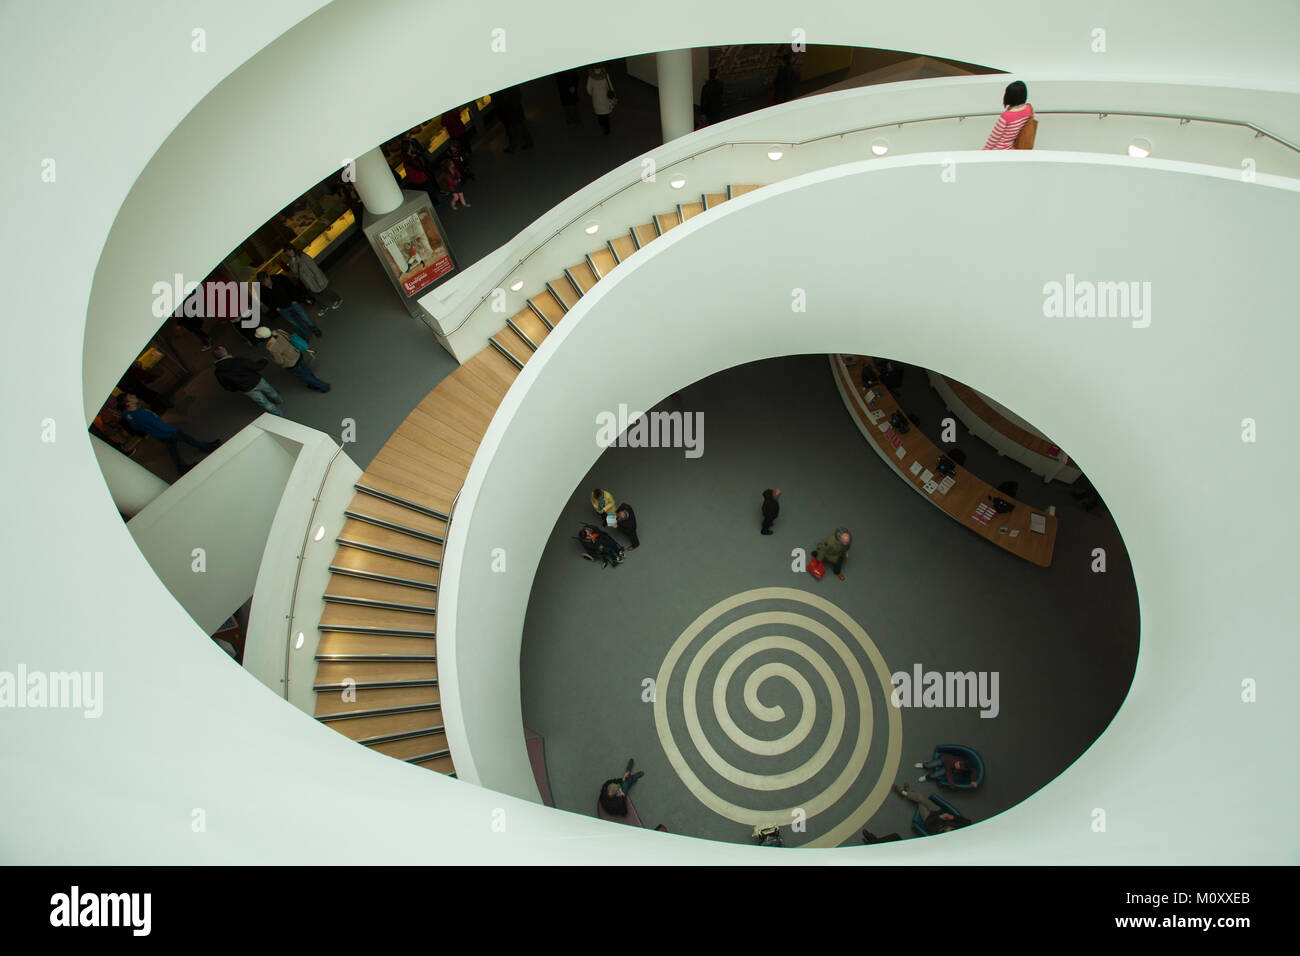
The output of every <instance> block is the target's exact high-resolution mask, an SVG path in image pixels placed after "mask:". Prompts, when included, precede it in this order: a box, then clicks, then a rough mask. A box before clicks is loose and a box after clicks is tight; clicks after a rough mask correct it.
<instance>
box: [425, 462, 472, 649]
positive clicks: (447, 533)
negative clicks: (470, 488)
mask: <svg viewBox="0 0 1300 956" xmlns="http://www.w3.org/2000/svg"><path fill="white" fill-rule="evenodd" d="M464 490H465V489H464V487H463V486H462V487H461V488H460V489H459V490H457V492H456V496H455V497H454V498H452V499H451V507H450V508H448V509H447V521H446V522H445V524H446V527H445V528H444V529H443V534H442V554H440V555H439V556H438V566H437V567H436V568H435V569H434V574H433V590H434V593H435V594H440V593H441V592H440V591H439V588H440V587H441V585H442V563H443V559H445V558H446V557H447V539H448V538H450V537H451V519H452V518H453V517H454V516H455V514H456V502H458V501H460V493H461V492H462V491H464ZM439 603H441V602H439ZM433 620H434V625H433V627H434V633H435V634H436V633H437V631H438V623H437V622H438V614H437V611H436V610H435V611H434V615H433Z"/></svg>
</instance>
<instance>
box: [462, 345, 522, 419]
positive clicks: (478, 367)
mask: <svg viewBox="0 0 1300 956" xmlns="http://www.w3.org/2000/svg"><path fill="white" fill-rule="evenodd" d="M462 367H463V368H468V369H471V370H472V371H474V372H475V373H476V374H480V375H481V377H482V379H483V380H484V381H489V380H491V381H495V382H496V383H497V384H498V386H499V388H500V392H499V394H498V395H497V396H496V398H495V399H494V400H493V402H492V411H493V412H495V411H496V409H497V406H498V405H500V404H501V399H503V398H505V395H506V392H508V391H509V390H510V385H511V383H513V382H514V380H515V377H516V376H518V374H519V369H517V368H515V367H514V366H513V365H511V364H510V362H509V361H507V360H506V357H505V356H504V355H501V354H500V353H498V352H497V351H496V350H495V349H493V348H491V347H489V348H486V349H484V350H483V351H482V352H479V353H478V355H476V356H474V357H473V358H472V359H470V360H469V361H468V362H466V363H465V365H464V366H462ZM484 430H485V431H486V429H484Z"/></svg>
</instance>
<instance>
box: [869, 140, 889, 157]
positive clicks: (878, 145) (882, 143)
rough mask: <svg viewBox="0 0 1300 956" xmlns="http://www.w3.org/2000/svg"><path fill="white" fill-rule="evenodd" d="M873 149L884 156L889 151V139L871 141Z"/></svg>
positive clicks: (878, 154)
mask: <svg viewBox="0 0 1300 956" xmlns="http://www.w3.org/2000/svg"><path fill="white" fill-rule="evenodd" d="M871 151H872V152H873V153H875V154H876V155H877V156H884V155H885V154H886V153H887V152H889V140H887V139H876V140H872V141H871Z"/></svg>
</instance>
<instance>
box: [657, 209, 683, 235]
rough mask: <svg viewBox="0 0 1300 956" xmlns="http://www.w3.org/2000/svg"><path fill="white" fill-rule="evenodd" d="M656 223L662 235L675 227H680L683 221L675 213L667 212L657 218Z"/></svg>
mask: <svg viewBox="0 0 1300 956" xmlns="http://www.w3.org/2000/svg"><path fill="white" fill-rule="evenodd" d="M655 223H656V224H657V225H658V226H659V233H660V235H662V234H663V233H665V232H667V231H668V230H669V229H672V228H674V227H675V226H680V225H681V224H682V221H681V219H680V218H678V216H677V213H675V212H666V213H663V214H661V215H658V216H655Z"/></svg>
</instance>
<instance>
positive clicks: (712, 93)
mask: <svg viewBox="0 0 1300 956" xmlns="http://www.w3.org/2000/svg"><path fill="white" fill-rule="evenodd" d="M722 93H723V85H722V81H721V80H720V79H718V71H717V70H716V69H715V70H709V79H708V82H707V83H705V84H704V86H702V87H701V88H700V113H701V114H702V115H703V117H704V125H705V126H712V125H713V124H714V123H716V122H718V121H719V120H720V119H722Z"/></svg>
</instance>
